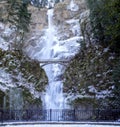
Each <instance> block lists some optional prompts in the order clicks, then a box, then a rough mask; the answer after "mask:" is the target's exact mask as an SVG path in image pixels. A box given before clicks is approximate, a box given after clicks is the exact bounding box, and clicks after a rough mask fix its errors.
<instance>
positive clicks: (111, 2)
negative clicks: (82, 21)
mask: <svg viewBox="0 0 120 127" xmlns="http://www.w3.org/2000/svg"><path fill="white" fill-rule="evenodd" d="M87 4H88V7H89V9H90V21H91V25H92V30H93V34H94V38H96V40H97V41H98V42H99V43H100V44H102V45H103V46H105V47H107V46H109V47H110V49H111V50H112V51H113V52H116V53H118V54H119V53H120V45H119V40H120V8H119V6H120V1H119V0H87Z"/></svg>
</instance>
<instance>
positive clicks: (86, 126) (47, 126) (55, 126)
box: [1, 124, 120, 127]
mask: <svg viewBox="0 0 120 127" xmlns="http://www.w3.org/2000/svg"><path fill="white" fill-rule="evenodd" d="M1 127H4V126H1ZM5 127H120V125H118V126H117V125H89V124H84V125H81V124H75V125H74V124H70V125H66V124H60V125H59V124H52V125H51V124H39V125H6V126H5Z"/></svg>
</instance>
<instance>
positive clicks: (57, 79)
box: [26, 0, 82, 120]
mask: <svg viewBox="0 0 120 127" xmlns="http://www.w3.org/2000/svg"><path fill="white" fill-rule="evenodd" d="M61 2H62V0H61ZM53 6H54V1H52V0H49V1H48V5H47V7H48V8H49V9H48V11H47V17H48V20H47V21H48V28H47V29H44V31H43V32H44V34H43V35H42V36H40V39H39V42H37V43H36V46H35V47H33V48H32V47H31V46H28V47H27V49H26V50H27V51H28V49H29V51H30V52H29V51H28V54H29V56H30V57H32V58H33V59H37V60H38V61H44V60H48V61H51V60H52V61H54V60H63V61H64V60H66V59H70V58H72V57H73V56H74V55H75V54H76V53H77V52H78V50H79V48H80V44H79V43H78V41H80V40H81V39H82V37H81V36H80V25H79V20H78V19H69V20H67V21H65V24H66V26H70V32H72V33H73V35H72V36H70V37H68V35H69V33H67V34H68V35H67V34H66V33H63V32H61V33H60V34H59V28H63V27H62V26H61V24H58V26H57V28H56V26H55V25H54V21H53V19H54V8H53ZM66 8H67V7H66ZM68 9H69V10H70V11H77V10H78V6H76V4H74V1H73V0H72V1H70V5H69V7H68ZM62 25H63V24H62ZM59 26H60V27H59ZM36 49H39V50H36ZM40 65H41V67H43V69H44V70H45V72H46V74H47V77H48V86H47V88H46V91H45V93H43V95H42V97H41V99H42V102H43V108H44V109H65V108H68V107H69V106H68V105H67V103H66V98H65V96H64V94H63V79H62V75H63V73H64V70H65V66H63V65H61V64H58V63H50V64H46V65H45V66H43V64H40ZM47 116H48V117H49V113H47ZM47 116H46V118H47ZM53 116H54V115H53ZM57 117H59V119H62V116H57ZM52 120H55V118H53V117H52Z"/></svg>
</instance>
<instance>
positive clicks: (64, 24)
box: [24, 0, 86, 57]
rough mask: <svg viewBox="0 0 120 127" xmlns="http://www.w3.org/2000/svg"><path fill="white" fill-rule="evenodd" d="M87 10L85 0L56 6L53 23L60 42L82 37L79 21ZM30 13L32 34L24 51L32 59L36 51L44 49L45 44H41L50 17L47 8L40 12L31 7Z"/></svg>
mask: <svg viewBox="0 0 120 127" xmlns="http://www.w3.org/2000/svg"><path fill="white" fill-rule="evenodd" d="M85 10H86V5H85V3H84V0H74V3H72V1H71V0H64V2H60V3H57V4H56V5H55V7H54V15H53V19H52V21H53V24H54V27H55V29H56V31H57V32H56V36H57V39H58V40H59V41H65V40H67V39H70V38H72V37H73V38H74V37H78V36H79V37H80V36H81V31H80V24H79V19H80V15H81V14H82V13H83V12H84V11H85ZM30 11H31V12H32V24H31V26H30V28H31V29H30V33H28V34H27V38H26V41H25V44H24V50H25V52H26V53H27V54H28V55H29V56H31V57H32V56H33V54H35V52H36V51H40V50H42V48H43V45H44V42H43V43H40V40H41V38H42V36H44V35H45V30H46V29H47V28H48V19H47V18H48V16H47V9H46V8H43V9H40V10H39V9H37V8H35V7H30ZM81 38H82V37H81ZM78 40H80V39H78ZM31 49H32V52H31Z"/></svg>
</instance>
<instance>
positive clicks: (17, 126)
mask: <svg viewBox="0 0 120 127" xmlns="http://www.w3.org/2000/svg"><path fill="white" fill-rule="evenodd" d="M0 127H120V122H49V121H48V122H37V121H35V122H4V123H0Z"/></svg>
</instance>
